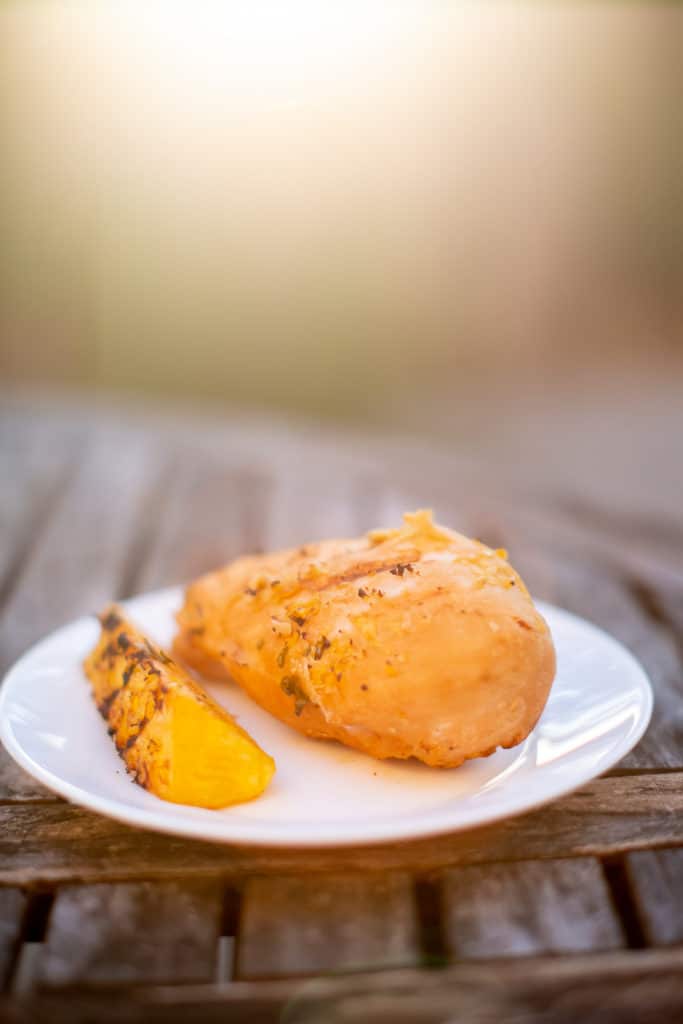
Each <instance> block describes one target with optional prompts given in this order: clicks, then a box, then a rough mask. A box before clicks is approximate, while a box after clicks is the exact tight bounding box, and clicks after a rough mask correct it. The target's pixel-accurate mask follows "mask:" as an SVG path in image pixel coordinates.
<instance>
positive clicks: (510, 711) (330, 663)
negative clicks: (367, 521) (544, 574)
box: [175, 511, 555, 767]
mask: <svg viewBox="0 0 683 1024" xmlns="http://www.w3.org/2000/svg"><path fill="white" fill-rule="evenodd" d="M178 623H179V626H180V630H179V633H178V635H177V637H176V641H175V653H176V655H177V657H179V658H180V659H181V660H183V661H184V662H185V663H186V664H188V665H190V666H191V667H193V668H195V669H196V670H197V671H199V672H201V673H203V674H205V675H208V676H211V677H213V678H220V677H229V678H231V679H233V680H235V681H236V682H237V683H238V684H239V685H240V686H241V687H242V688H243V689H244V690H245V692H246V693H248V694H249V696H250V697H252V698H253V700H255V701H256V702H257V703H258V704H260V705H261V707H263V708H265V709H266V710H267V711H269V712H271V713H272V714H273V715H275V716H276V717H277V718H279V719H281V720H282V721H283V722H286V723H287V724H288V725H290V726H292V727H293V728H295V729H298V730H299V731H300V732H303V733H305V734H306V735H307V736H312V737H321V738H331V739H336V740H339V741H341V742H342V743H345V744H347V745H348V746H350V747H355V748H356V749H358V750H362V751H365V752H366V753H368V754H370V755H372V756H373V757H378V758H387V757H398V758H408V757H415V758H418V759H419V760H421V761H424V762H425V763H426V764H429V765H438V766H443V767H454V766H456V765H459V764H461V763H462V762H463V761H465V760H466V759H468V758H473V757H482V756H485V755H488V754H491V753H492V752H493V751H494V750H496V748H498V747H512V746H515V745H516V744H518V743H520V742H521V741H522V740H523V739H525V737H526V736H527V735H528V733H529V732H530V730H531V729H532V728H533V726H534V725H535V723H536V721H537V720H538V717H539V715H540V714H541V711H542V710H543V707H544V706H545V703H546V700H547V697H548V693H549V690H550V686H551V683H552V681H553V677H554V674H555V652H554V648H553V642H552V638H551V636H550V632H549V630H548V627H547V625H546V623H545V621H544V619H543V618H542V617H541V615H540V614H539V613H538V612H537V611H536V609H535V608H534V605H533V603H532V600H531V598H530V596H529V593H528V591H527V589H526V587H525V586H524V584H523V582H522V580H521V579H520V577H519V576H518V574H517V573H516V572H515V571H514V569H512V568H511V566H510V565H509V564H508V562H507V556H506V553H505V552H504V551H501V550H499V551H493V550H491V549H490V548H488V547H486V546H485V545H484V544H481V543H479V542H478V541H475V540H470V539H469V538H467V537H465V536H463V535H461V534H458V533H455V532H453V531H451V530H446V529H443V528H442V527H440V526H437V525H436V524H434V523H433V522H432V518H431V513H429V512H426V511H421V512H416V513H414V514H407V515H406V516H405V517H404V525H403V526H402V527H400V528H399V529H395V530H382V531H374V532H371V533H369V534H368V535H367V536H365V537H362V538H359V539H354V540H330V541H323V542H320V543H316V544H308V545H306V546H305V547H301V548H298V549H292V550H289V551H282V552H277V553H275V554H269V555H262V556H256V557H246V558H240V559H238V560H237V561H235V562H233V563H232V564H231V565H228V566H227V567H226V568H224V569H221V570H219V571H217V572H213V573H209V574H208V575H206V576H204V577H202V578H201V579H199V580H197V581H196V582H194V583H192V584H191V585H190V586H189V587H188V589H187V592H186V595H185V603H184V605H183V607H182V609H181V611H180V612H179V613H178Z"/></svg>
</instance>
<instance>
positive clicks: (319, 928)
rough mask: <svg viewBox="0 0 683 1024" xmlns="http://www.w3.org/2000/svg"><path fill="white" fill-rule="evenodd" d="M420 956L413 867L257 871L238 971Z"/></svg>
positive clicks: (249, 974) (269, 972)
mask: <svg viewBox="0 0 683 1024" xmlns="http://www.w3.org/2000/svg"><path fill="white" fill-rule="evenodd" d="M419 961H420V949H419V941H418V933H417V920H416V914H415V903H414V899H413V890H412V885H411V882H410V879H409V877H408V876H407V875H397V874H387V875H382V876H379V877H378V876H377V875H365V876H362V875H354V876H350V875H345V876H329V875H326V876H323V877H322V878H310V877H290V878H255V879H253V880H251V881H249V882H248V883H247V885H246V888H245V891H244V894H243V898H242V913H241V918H240V928H239V937H238V943H237V970H236V976H237V977H239V978H277V977H283V976H284V977H286V976H288V975H296V974H318V973H321V972H330V971H338V970H347V969H352V968H355V969H361V968H364V969H368V968H373V969H374V968H379V967H397V966H410V965H412V964H417V963H419Z"/></svg>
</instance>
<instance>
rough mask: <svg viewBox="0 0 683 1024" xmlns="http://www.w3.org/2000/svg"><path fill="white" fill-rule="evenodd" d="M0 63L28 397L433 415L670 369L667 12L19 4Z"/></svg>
mask: <svg viewBox="0 0 683 1024" xmlns="http://www.w3.org/2000/svg"><path fill="white" fill-rule="evenodd" d="M0 46H1V54H0V97H1V100H0V133H1V134H0V138H1V143H2V157H1V159H0V217H1V224H2V229H1V239H0V244H1V247H2V251H1V256H2V264H1V267H2V270H1V274H0V287H1V292H0V298H1V320H0V331H1V333H0V343H1V350H2V361H3V367H4V377H5V381H6V382H7V381H10V382H14V384H13V385H12V386H13V387H17V386H19V384H20V383H21V382H24V383H25V382H26V381H39V382H47V383H50V384H52V385H55V384H57V385H59V384H69V385H74V384H75V385H80V386H83V387H86V388H87V389H88V390H89V391H90V392H92V391H93V390H96V391H98V390H102V389H105V390H107V389H113V390H117V389H119V390H120V389H124V390H127V391H131V390H132V391H135V392H138V393H149V392H151V393H153V394H156V395H158V394H162V395H180V394H183V395H189V396H195V397H197V396H207V397H210V398H211V399H212V400H213V401H216V402H217V403H219V404H220V403H221V402H223V403H234V402H236V401H238V402H240V403H246V404H252V405H259V406H263V405H266V406H276V407H284V408H290V409H292V408H293V409H298V410H303V411H305V412H313V413H321V412H324V413H326V414H327V413H329V414H332V415H353V416H356V417H357V416H363V417H366V418H367V417H372V418H377V417H379V418H382V417H383V416H385V415H386V416H393V417H396V409H397V407H398V408H401V407H402V406H404V407H405V408H406V409H409V408H410V407H412V406H413V405H415V403H416V402H417V405H418V407H420V402H423V403H424V408H425V413H424V415H425V417H427V418H428V417H429V410H430V407H433V406H432V401H433V402H434V403H436V402H437V396H441V397H440V398H439V399H438V401H441V402H444V401H445V402H446V405H448V398H449V396H450V398H451V399H452V400H453V401H455V402H457V401H458V400H459V396H460V397H462V399H463V401H464V400H465V399H466V398H467V397H468V396H471V394H472V393H473V390H472V389H477V388H478V389H479V392H481V393H483V394H485V393H486V391H487V388H488V382H491V381H493V382H494V383H495V387H496V389H497V390H498V391H501V390H502V391H505V388H506V382H508V381H510V380H512V381H513V382H515V381H517V380H518V379H524V378H525V376H526V374H527V371H528V373H530V374H532V375H535V376H536V377H538V376H539V374H540V375H541V376H544V375H546V374H548V373H552V374H553V375H554V377H555V378H560V377H561V376H564V375H566V374H569V375H571V374H575V373H576V372H578V371H581V372H584V370H585V367H587V366H593V365H594V364H595V365H597V366H599V373H600V374H601V375H602V377H603V378H606V377H607V376H610V375H613V374H617V375H619V374H623V373H626V372H628V367H629V366H630V365H632V364H633V365H638V366H639V365H640V364H641V363H642V362H643V359H645V360H646V361H647V362H648V363H652V362H653V361H654V362H657V361H658V360H660V359H661V360H665V361H667V360H668V361H670V360H675V358H676V356H675V353H676V352H677V351H678V349H679V340H680V327H681V323H682V322H683V317H682V315H681V314H682V307H683V286H682V275H681V266H682V259H683V194H682V193H683V133H682V132H681V109H682V107H681V100H682V99H683V11H681V9H680V8H678V7H677V5H659V4H642V5H640V4H598V5H595V6H593V5H591V4H587V3H577V4H570V3H565V4H550V3H549V4H542V5H541V4H537V3H528V4H507V3H506V4H485V5H484V4H480V5H476V4H459V3H454V2H453V3H448V2H431V3H430V2H420V3H417V2H415V3H400V2H397V0H394V2H392V0H386V2H384V3H381V2H372V0H365V2H363V3H354V2H351V3H343V4H342V3H339V4H337V3H312V2H305V0H304V2H302V0H281V2H280V3H277V4H274V3H270V4H269V3H246V2H245V3H230V2H224V3H212V2H206V3H192V2H190V0H180V2H174V0H167V2H165V3H154V2H144V0H142V2H138V3H132V2H125V0H124V2H119V3H109V2H104V0H89V2H81V3H66V2H51V0H39V2H36V0H5V2H4V3H3V4H2V6H1V7H0ZM667 365H668V363H667ZM672 365H673V364H672ZM676 365H677V366H678V364H676ZM638 372H639V371H638ZM513 386H516V385H514V384H513ZM444 395H445V396H446V398H444ZM417 418H419V416H418V417H417Z"/></svg>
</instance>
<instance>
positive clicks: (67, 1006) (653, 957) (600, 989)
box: [0, 949, 683, 1024]
mask: <svg viewBox="0 0 683 1024" xmlns="http://www.w3.org/2000/svg"><path fill="white" fill-rule="evenodd" d="M681 972H683V950H681V949H671V950H642V951H638V952H634V951H632V950H629V951H620V952H615V953H603V954H595V953H591V954H577V955H575V956H571V957H561V958H560V957H538V958H536V957H528V958H524V959H522V960H516V959H512V960H510V959H508V960H493V961H488V962H486V963H475V962H471V961H469V962H464V963H458V964H453V965H452V966H450V967H448V968H444V969H443V970H439V971H425V970H415V969H403V970H393V971H374V972H370V973H352V974H342V975H336V976H326V977H317V978H314V979H310V978H305V979H301V978H298V979H296V978H290V979H287V980H284V979H283V980H277V981H267V980H262V979H259V980H258V981H256V982H246V981H234V982H231V983H230V984H229V985H170V986H150V987H148V986H144V987H143V986H137V987H133V988H129V989H124V990H122V989H121V987H120V986H117V987H115V988H113V987H98V988H90V989H85V990H80V991H78V992H75V991H74V990H73V989H56V990H55V989H52V990H49V991H42V992H39V993H36V994H35V995H34V996H33V997H32V998H30V999H26V1000H23V1001H21V1002H12V1003H11V1005H10V1003H9V1001H8V1000H5V1001H4V1002H0V1014H2V1013H3V1012H4V1013H5V1014H6V1016H7V1018H8V1019H9V1020H11V1021H12V1022H13V1024H61V1022H64V1024H67V1022H68V1024H91V1022H92V1021H94V1020H97V1021H103V1022H107V1024H108V1022H115V1021H116V1022H120V1021H121V1020H122V1019H123V1020H125V1021H127V1022H135V1024H157V1022H171V1024H173V1022H176V1021H178V1022H181V1021H187V1020H191V1021H192V1022H193V1024H194V1022H195V1021H196V1022H200V1024H204V1022H206V1024H224V1022H226V1021H235V1022H237V1021H249V1024H252V1022H253V1024H278V1022H282V1021H285V1020H286V1021H287V1024H328V1022H335V1021H339V1022H340V1024H341V1022H342V1021H343V1022H344V1024H386V1022H387V1021H396V1022H397V1024H398V1022H400V1024H444V1022H445V1021H453V1020H458V1021H466V1022H467V1024H493V1022H496V1024H497V1022H499V1021H509V1020H513V1019H514V1021H515V1022H519V1024H547V1022H548V1021H552V1024H575V1022H576V1020H586V1021H591V1022H599V1024H631V1022H633V1024H635V1022H638V1024H642V1022H643V1021H652V1022H659V1021H660V1020H672V1021H673V1020H677V1019H678V1016H679V1015H680V1013H682V1012H683V986H681V984H680V979H681Z"/></svg>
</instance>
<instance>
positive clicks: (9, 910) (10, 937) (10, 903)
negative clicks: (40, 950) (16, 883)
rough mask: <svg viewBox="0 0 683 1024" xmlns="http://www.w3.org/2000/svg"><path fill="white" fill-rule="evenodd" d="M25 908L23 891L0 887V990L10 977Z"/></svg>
mask: <svg viewBox="0 0 683 1024" xmlns="http://www.w3.org/2000/svg"><path fill="white" fill-rule="evenodd" d="M25 909H26V897H25V896H24V895H23V893H21V892H19V891H18V890H17V889H0V991H2V989H3V988H4V986H5V983H6V982H7V980H8V977H9V972H10V968H11V966H12V962H13V960H14V955H15V951H16V947H17V943H18V942H19V937H20V935H21V927H22V921H23V917H24V911H25Z"/></svg>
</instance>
